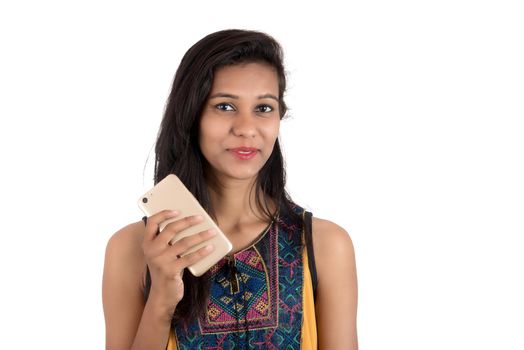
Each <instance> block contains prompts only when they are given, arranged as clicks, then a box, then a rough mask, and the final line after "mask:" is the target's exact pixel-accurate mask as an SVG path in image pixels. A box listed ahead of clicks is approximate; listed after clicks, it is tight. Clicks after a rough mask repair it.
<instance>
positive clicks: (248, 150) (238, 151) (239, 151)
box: [229, 147, 258, 160]
mask: <svg viewBox="0 0 524 350" xmlns="http://www.w3.org/2000/svg"><path fill="white" fill-rule="evenodd" d="M229 151H230V152H231V153H232V154H233V155H234V156H235V157H237V158H238V159H241V160H248V159H251V158H253V157H254V156H256V155H257V153H258V149H256V148H253V147H237V148H230V149H229Z"/></svg>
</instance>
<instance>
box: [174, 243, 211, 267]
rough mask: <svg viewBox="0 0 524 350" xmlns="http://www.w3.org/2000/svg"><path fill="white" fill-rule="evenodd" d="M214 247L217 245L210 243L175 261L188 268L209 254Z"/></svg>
mask: <svg viewBox="0 0 524 350" xmlns="http://www.w3.org/2000/svg"><path fill="white" fill-rule="evenodd" d="M214 249H215V247H214V246H213V245H212V244H208V245H205V246H203V247H202V248H200V249H198V250H196V251H194V252H193V253H189V254H187V255H184V256H182V257H180V258H179V259H177V260H176V261H175V262H176V264H177V265H179V266H180V267H181V268H186V267H188V266H191V265H193V264H195V263H197V262H199V261H200V260H202V259H203V258H205V257H206V256H208V255H209V254H210V253H211V252H212V251H213V250H214Z"/></svg>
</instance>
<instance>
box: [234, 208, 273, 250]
mask: <svg viewBox="0 0 524 350" xmlns="http://www.w3.org/2000/svg"><path fill="white" fill-rule="evenodd" d="M277 218H278V215H277V217H276V218H274V219H273V220H271V222H270V223H269V224H268V225H267V226H266V228H265V229H263V230H262V232H261V233H260V234H259V235H258V236H257V237H255V239H254V240H253V241H251V243H249V244H248V245H247V246H245V247H243V248H241V249H239V250H237V251H236V252H234V253H228V254H226V256H225V257H224V258H225V259H228V260H230V259H231V258H233V259H234V258H235V255H237V254H240V253H243V252H245V251H246V250H248V249H251V248H252V247H253V246H255V245H256V244H257V243H258V242H260V240H262V238H264V237H265V236H266V234H267V233H268V232H269V230H270V229H271V227H272V226H273V224H274V223H275V222H276V221H277Z"/></svg>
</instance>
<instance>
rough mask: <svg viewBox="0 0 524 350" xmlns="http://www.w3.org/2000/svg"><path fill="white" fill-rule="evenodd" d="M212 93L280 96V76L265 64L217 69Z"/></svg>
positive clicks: (248, 64)
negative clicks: (251, 93) (270, 94)
mask: <svg viewBox="0 0 524 350" xmlns="http://www.w3.org/2000/svg"><path fill="white" fill-rule="evenodd" d="M211 92H212V93H216V92H229V93H233V92H234V93H235V94H236V95H242V94H249V93H250V92H253V93H256V94H261V93H272V94H274V95H277V96H278V75H277V72H276V70H275V69H274V68H273V67H272V66H270V65H269V64H265V63H258V62H256V63H242V64H236V65H231V66H225V67H221V68H219V69H217V71H216V72H215V74H214V78H213V86H212V87H211Z"/></svg>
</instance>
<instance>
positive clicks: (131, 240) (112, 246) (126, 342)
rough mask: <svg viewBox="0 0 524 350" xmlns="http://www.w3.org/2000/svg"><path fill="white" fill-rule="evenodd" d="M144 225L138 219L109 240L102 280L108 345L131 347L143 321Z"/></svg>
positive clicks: (123, 347)
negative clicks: (136, 222)
mask: <svg viewBox="0 0 524 350" xmlns="http://www.w3.org/2000/svg"><path fill="white" fill-rule="evenodd" d="M141 227H142V228H140V223H138V224H133V225H129V226H127V227H125V228H123V229H122V230H120V231H118V232H117V233H115V234H114V235H113V236H112V237H111V238H110V240H109V242H108V244H107V248H106V256H105V263H104V277H103V282H102V299H103V305H104V316H105V323H106V349H112V350H116V349H129V348H131V344H132V343H133V340H134V337H135V334H136V331H137V328H138V325H139V323H140V318H141V315H142V311H143V309H144V300H143V295H142V288H141V276H142V275H143V269H144V266H145V263H144V258H143V253H142V246H141V239H140V236H141V232H140V230H142V231H143V224H142V225H141Z"/></svg>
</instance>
